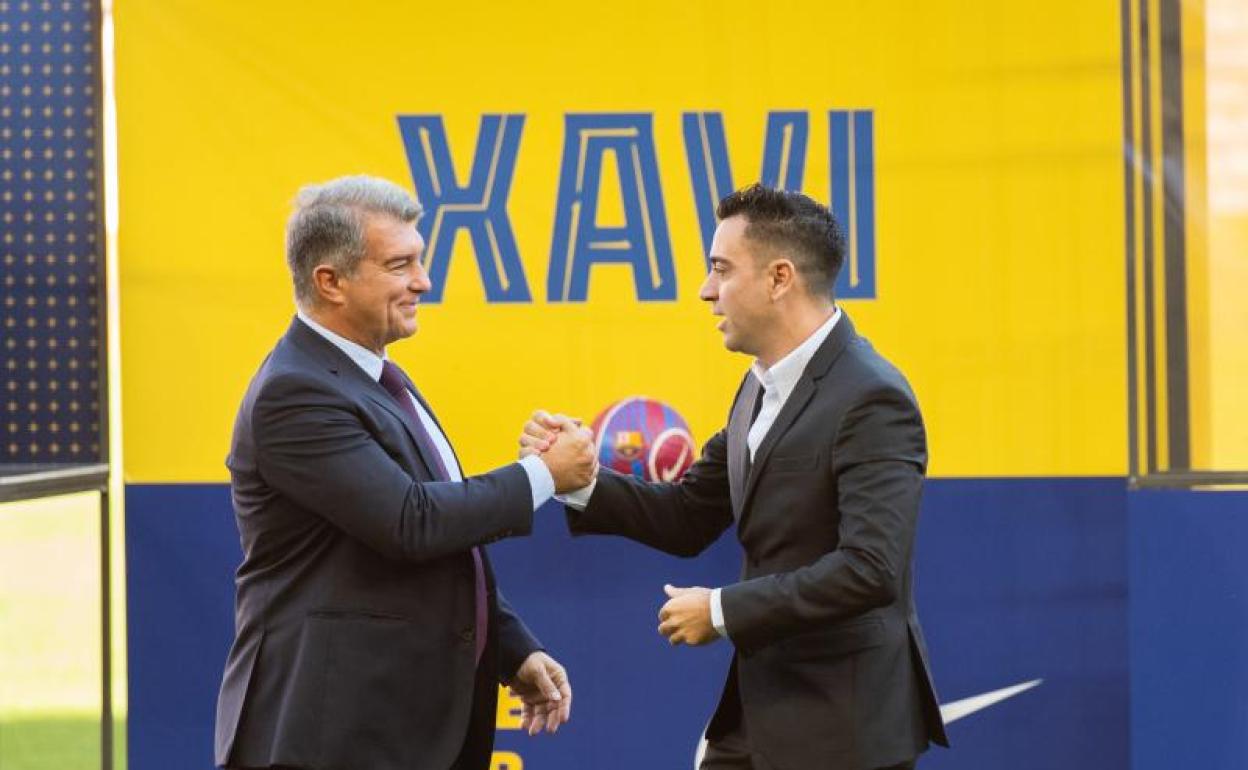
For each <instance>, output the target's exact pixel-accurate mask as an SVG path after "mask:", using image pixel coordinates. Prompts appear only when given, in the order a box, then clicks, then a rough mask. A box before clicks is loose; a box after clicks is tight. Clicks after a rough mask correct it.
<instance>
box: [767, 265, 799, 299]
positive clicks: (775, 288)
mask: <svg viewBox="0 0 1248 770" xmlns="http://www.w3.org/2000/svg"><path fill="white" fill-rule="evenodd" d="M767 280H768V283H769V286H768V293H769V294H770V295H771V299H772V301H773V302H774V301H775V300H778V299H780V298H781V297H783V296H784V295H785V294H787V293H788V292H790V291H793V290H794V288H795V287H796V286H797V268H796V267H794V266H793V262H792V261H790V260H788V259H785V258H780V259H777V260H774V261H773V262H772V263H771V264H770V265H769V266H768V267H767Z"/></svg>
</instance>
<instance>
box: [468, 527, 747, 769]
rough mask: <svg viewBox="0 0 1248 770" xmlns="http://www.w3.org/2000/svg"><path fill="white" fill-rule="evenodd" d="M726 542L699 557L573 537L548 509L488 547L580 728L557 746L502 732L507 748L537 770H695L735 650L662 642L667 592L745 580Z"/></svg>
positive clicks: (559, 738)
mask: <svg viewBox="0 0 1248 770" xmlns="http://www.w3.org/2000/svg"><path fill="white" fill-rule="evenodd" d="M740 553H741V551H740V547H739V546H738V545H737V543H736V541H735V540H734V539H733V537H732V535H729V534H726V535H725V536H724V537H722V538H720V540H719V541H718V542H717V543H716V544H715V545H714V546H712V547H711V549H710V550H709V551H707V552H706V553H704V554H702V556H700V557H698V558H697V559H678V558H675V557H671V556H666V555H664V554H661V553H659V552H658V551H654V550H651V549H649V548H646V547H644V546H640V545H637V544H636V543H633V542H631V541H627V540H623V539H621V538H615V537H581V538H572V537H571V536H569V535H568V533H567V527H566V526H565V525H564V523H563V515H562V512H561V509H559V508H557V507H556V506H553V505H548V506H546V507H544V508H543V509H542V510H541V511H539V517H538V521H537V526H536V527H535V528H534V536H533V538H532V539H531V540H528V541H524V540H512V541H508V542H504V543H500V544H499V545H498V546H495V547H492V548H491V549H490V557H491V558H492V559H493V560H494V563H495V567H496V570H497V572H498V574H499V578H500V583H501V585H502V586H503V590H504V591H505V592H506V593H507V596H508V598H509V600H510V601H511V602H512V604H513V605H515V607H516V609H517V611H519V612H520V613H521V615H522V617H524V618H525V620H526V622H528V623H529V624H530V626H531V627H532V629H533V631H534V632H535V633H536V634H537V635H538V637H539V638H540V639H541V640H542V642H543V643H545V644H546V645H547V647H548V648H549V649H550V651H551V653H552V654H553V655H555V656H556V657H558V658H559V659H560V661H561V662H563V663H564V664H565V665H566V666H567V667H568V671H569V673H570V675H571V676H572V686H573V688H574V689H575V698H574V701H573V702H574V714H573V720H572V722H570V723H568V725H566V726H565V727H563V728H562V729H560V731H559V733H558V735H556V736H554V737H553V739H552V738H551V737H548V736H542V737H541V738H536V739H530V738H528V736H525V735H523V734H520V733H516V732H510V731H500V732H499V735H498V748H499V749H500V750H510V751H515V752H516V753H518V754H520V756H521V757H522V758H523V759H524V762H525V767H526V768H528V767H533V768H561V767H562V768H599V769H600V770H636V768H657V767H662V768H688V767H692V766H693V757H694V752H695V751H696V749H697V743H698V739H699V737H700V736H701V734H702V728H703V727H705V726H706V722H707V720H708V719H709V718H710V715H711V712H712V711H713V710H714V708H715V703H716V701H717V699H718V697H719V690H720V687H721V686H722V685H723V681H724V674H725V673H726V672H727V669H728V661H729V659H730V658H731V655H732V650H731V648H730V647H729V646H728V645H727V644H726V643H719V644H715V645H712V646H710V647H706V648H701V649H691V648H688V647H681V648H679V649H672V647H671V646H670V645H669V644H668V643H667V641H666V640H665V639H664V638H663V637H662V636H660V635H659V633H658V625H659V619H658V613H659V608H660V607H661V606H662V605H663V603H664V602H665V601H666V600H667V597H666V596H665V595H664V593H663V584H664V583H672V584H673V585H678V586H690V585H702V586H716V585H723V584H725V583H727V582H730V581H733V580H736V579H737V577H738V575H739V574H740V570H741V558H740Z"/></svg>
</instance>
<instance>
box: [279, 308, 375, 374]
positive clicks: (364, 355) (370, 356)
mask: <svg viewBox="0 0 1248 770" xmlns="http://www.w3.org/2000/svg"><path fill="white" fill-rule="evenodd" d="M295 315H297V316H299V320H300V321H303V322H304V323H305V324H307V325H308V328H310V329H311V330H312V331H314V332H316V333H317V334H319V335H321V336H322V337H324V338H325V339H327V340H329V341H330V342H332V343H334V345H335V346H336V347H337V348H338V349H339V350H341V351H342V352H343V353H346V354H347V357H348V358H350V359H351V360H352V361H354V362H355V365H356V366H358V367H360V368H361V369H363V370H364V373H365V374H367V375H368V376H369V377H372V378H373V380H374V381H380V380H381V370H382V368H383V367H384V366H385V365H386V356H385V354H384V353H383V354H382V355H380V356H379V355H377V354H376V353H374V352H373V351H371V350H369V349H368V348H366V347H364V346H363V345H361V344H359V343H358V342H352V341H351V340H349V339H347V338H346V337H343V336H342V335H341V334H336V333H334V332H331V331H330V330H329V329H326V328H325V327H324V326H321V325H320V324H318V323H317V322H316V321H313V320H312V319H311V318H309V317H308V315H307V314H306V313H304V312H303V311H302V310H298V311H296V313H295Z"/></svg>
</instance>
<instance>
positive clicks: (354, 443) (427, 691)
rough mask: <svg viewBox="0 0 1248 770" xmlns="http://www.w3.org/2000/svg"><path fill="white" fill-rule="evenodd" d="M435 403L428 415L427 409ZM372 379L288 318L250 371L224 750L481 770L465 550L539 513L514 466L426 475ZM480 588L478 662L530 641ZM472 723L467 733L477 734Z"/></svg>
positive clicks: (488, 723) (500, 660)
mask: <svg viewBox="0 0 1248 770" xmlns="http://www.w3.org/2000/svg"><path fill="white" fill-rule="evenodd" d="M430 414H432V411H430ZM414 430H415V426H413V425H412V424H411V423H410V422H409V418H408V417H407V416H406V415H405V414H404V412H403V411H402V410H401V409H400V408H399V406H398V404H397V403H395V401H394V399H393V398H392V397H391V396H390V394H389V393H387V392H386V391H385V390H384V389H383V388H382V387H381V385H379V384H378V383H376V382H374V381H372V380H371V379H369V377H368V376H367V375H366V374H365V373H364V372H363V371H362V370H360V368H359V367H358V366H357V365H356V364H355V363H354V362H353V361H352V360H351V359H350V358H349V357H347V356H346V354H344V353H343V352H342V351H340V350H339V349H338V348H336V347H335V346H334V345H333V344H332V343H330V342H329V341H328V340H326V339H325V338H323V337H321V336H320V335H319V334H317V333H316V332H314V331H313V330H312V329H310V328H309V327H308V326H306V325H305V324H304V323H303V322H301V321H299V320H297V319H296V320H295V321H294V322H293V323H292V324H291V326H290V329H289V330H288V331H287V332H286V335H285V336H284V337H283V338H282V339H281V341H280V342H278V344H277V346H276V347H275V348H274V350H273V352H272V353H270V354H269V356H268V358H267V359H266V360H265V361H264V363H263V364H262V365H261V367H260V371H259V372H258V373H257V374H256V376H255V378H254V379H253V380H252V382H251V386H250V387H249V388H248V390H247V394H246V396H245V397H244V399H243V403H242V406H241V408H240V409H239V412H238V418H237V421H236V423H235V426H234V438H233V443H232V447H231V450H230V455H229V457H228V459H227V462H226V464H227V465H228V467H229V469H230V474H231V491H232V494H233V499H234V510H235V513H236V514H237V520H238V528H239V533H240V535H241V540H242V547H243V563H242V566H240V567H239V569H238V573H237V579H236V584H237V597H236V613H235V622H236V637H235V640H234V644H233V646H232V648H231V649H230V653H229V659H228V661H227V663H226V669H225V676H224V679H223V681H222V683H221V693H220V697H219V699H218V703H217V725H216V761H217V763H218V764H220V765H229V766H234V767H268V766H269V765H270V764H275V765H285V766H292V767H299V768H308V769H309V770H339V769H350V770H356V769H357V768H369V770H446V768H448V767H449V766H450V765H451V763H452V762H453V761H454V760H455V758H456V756H457V755H459V754H460V751H461V748H464V747H465V736H467V735H470V734H471V735H472V736H474V737H473V738H472V739H470V740H469V741H468V742H469V743H470V744H471V745H469V746H467V749H468V751H467V754H466V759H467V764H466V765H464V766H466V767H480V768H486V767H488V765H489V757H490V752H491V749H492V741H493V721H494V719H495V716H496V715H495V708H496V697H497V685H496V684H491V685H490V687H489V688H478V689H481V690H482V695H481V696H480V697H477V698H476V699H474V698H473V691H474V683H475V682H478V681H479V680H478V671H477V667H476V664H475V661H474V658H475V641H474V635H473V628H474V618H475V615H474V612H475V609H474V608H475V582H474V568H473V560H472V556H471V547H472V546H474V545H478V544H482V543H486V542H491V541H494V540H498V539H500V538H502V537H506V536H509V535H515V534H527V533H528V532H529V530H530V528H531V526H532V517H533V503H532V492H531V490H530V488H529V482H528V478H527V476H526V475H525V472H524V469H523V468H521V467H520V466H519V465H515V464H513V465H509V466H506V467H503V468H500V469H498V470H495V471H493V472H491V473H487V474H484V475H481V476H474V477H471V478H467V479H465V480H464V481H462V482H445V481H442V482H433V481H431V479H432V477H433V475H432V472H431V470H430V468H431V467H434V466H433V461H432V458H428V457H422V456H421V454H420V451H419V450H418V448H417V444H416V442H415V438H414V435H413V431H414ZM486 569H487V578H488V585H489V588H490V617H489V638H488V640H487V647H486V651H485V654H484V656H483V658H482V662H481V669H482V670H481V672H480V674H481V676H483V677H486V678H488V679H489V681H490V682H497V681H498V679H499V678H500V674H501V678H503V679H506V678H508V677H510V676H511V675H512V674H513V673H514V672H515V671H516V669H517V668H518V667H519V665H520V663H521V662H522V661H523V660H524V658H525V657H526V656H528V655H529V653H531V652H533V651H534V650H536V649H539V644H538V642H537V641H536V640H535V639H534V638H533V636H532V635H531V634H530V633H529V631H528V629H526V628H525V626H524V624H523V623H522V622H521V621H520V619H519V618H517V617H516V615H515V614H514V613H513V612H512V611H511V609H510V608H509V607H508V605H507V602H506V601H505V600H504V599H503V597H502V595H501V594H499V593H498V592H497V591H496V590H495V589H494V586H493V578H492V575H491V574H490V573H489V569H488V560H487V561H486ZM470 728H471V732H470Z"/></svg>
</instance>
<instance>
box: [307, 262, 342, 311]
mask: <svg viewBox="0 0 1248 770" xmlns="http://www.w3.org/2000/svg"><path fill="white" fill-rule="evenodd" d="M312 287H313V289H314V290H315V292H316V297H317V299H318V300H319V301H320V302H323V303H325V304H327V305H341V304H343V303H344V302H345V301H346V298H345V297H344V296H343V293H342V274H341V273H340V272H338V269H337V268H335V267H334V266H333V265H325V264H321V265H317V266H316V267H314V268H313V269H312Z"/></svg>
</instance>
